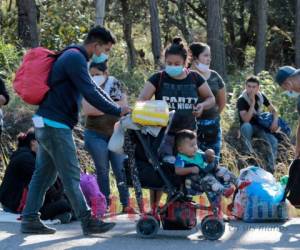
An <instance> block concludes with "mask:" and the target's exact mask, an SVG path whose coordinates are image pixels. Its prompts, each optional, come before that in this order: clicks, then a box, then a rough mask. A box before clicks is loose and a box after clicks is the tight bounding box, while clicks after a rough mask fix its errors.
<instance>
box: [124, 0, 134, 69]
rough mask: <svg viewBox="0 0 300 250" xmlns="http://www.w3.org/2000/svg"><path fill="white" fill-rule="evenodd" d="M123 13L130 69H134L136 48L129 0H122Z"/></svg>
mask: <svg viewBox="0 0 300 250" xmlns="http://www.w3.org/2000/svg"><path fill="white" fill-rule="evenodd" d="M120 1H121V6H122V15H123V33H124V39H125V41H126V44H127V50H128V53H127V56H128V69H129V70H132V69H133V68H134V67H135V66H136V50H135V48H134V43H133V39H132V21H131V20H132V19H131V17H130V16H131V15H130V11H129V3H128V0H120Z"/></svg>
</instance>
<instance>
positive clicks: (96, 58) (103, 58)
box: [92, 53, 108, 63]
mask: <svg viewBox="0 0 300 250" xmlns="http://www.w3.org/2000/svg"><path fill="white" fill-rule="evenodd" d="M107 59H108V55H107V54H105V53H101V54H100V56H96V55H95V54H94V55H93V57H92V61H93V62H94V63H103V62H105V61H106V60H107Z"/></svg>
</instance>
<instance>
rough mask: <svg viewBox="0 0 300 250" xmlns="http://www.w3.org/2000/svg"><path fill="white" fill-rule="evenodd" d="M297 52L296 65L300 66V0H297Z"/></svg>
mask: <svg viewBox="0 0 300 250" xmlns="http://www.w3.org/2000/svg"><path fill="white" fill-rule="evenodd" d="M295 42H296V43H295V54H296V58H295V59H296V60H295V63H296V67H297V68H299V67H300V0H297V7H296V30H295Z"/></svg>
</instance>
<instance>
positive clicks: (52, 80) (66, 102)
mask: <svg viewBox="0 0 300 250" xmlns="http://www.w3.org/2000/svg"><path fill="white" fill-rule="evenodd" d="M70 48H76V49H70ZM88 60H89V58H88V54H87V52H86V50H85V48H84V47H83V46H70V47H68V48H67V49H66V50H65V51H64V52H63V53H62V54H61V55H60V56H59V57H58V58H57V60H56V61H55V62H54V64H53V67H52V70H51V73H50V76H49V81H48V84H49V86H50V90H49V92H48V93H47V95H46V97H45V99H44V100H43V101H42V103H41V104H40V106H39V108H38V110H37V112H36V114H37V115H39V116H41V117H43V118H44V119H45V118H46V119H49V120H51V121H54V122H58V123H62V124H64V125H66V126H68V127H69V128H71V129H72V128H73V127H74V126H75V125H76V124H77V122H78V114H79V110H80V107H81V98H82V96H83V97H84V98H85V99H86V100H87V101H88V102H89V103H90V104H92V105H93V106H94V107H96V108H97V109H99V110H101V111H102V112H104V113H108V114H111V115H115V116H120V113H121V108H120V107H119V106H118V105H117V104H116V103H114V102H113V101H112V100H111V98H110V97H109V96H108V95H107V94H106V93H105V92H104V91H103V90H101V89H100V88H97V87H96V85H95V84H94V82H93V81H92V79H91V77H90V75H89V72H88V66H87V61H88ZM46 122H47V120H46ZM50 123H51V122H50ZM46 124H47V123H46Z"/></svg>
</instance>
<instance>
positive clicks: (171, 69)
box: [165, 65, 183, 77]
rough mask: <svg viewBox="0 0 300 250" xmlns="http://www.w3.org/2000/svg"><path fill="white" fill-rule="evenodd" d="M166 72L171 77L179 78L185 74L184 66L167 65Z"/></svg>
mask: <svg viewBox="0 0 300 250" xmlns="http://www.w3.org/2000/svg"><path fill="white" fill-rule="evenodd" d="M165 71H166V72H167V74H168V75H169V76H171V77H172V76H179V75H180V74H182V72H183V66H182V65H180V66H171V65H166V69H165Z"/></svg>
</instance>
